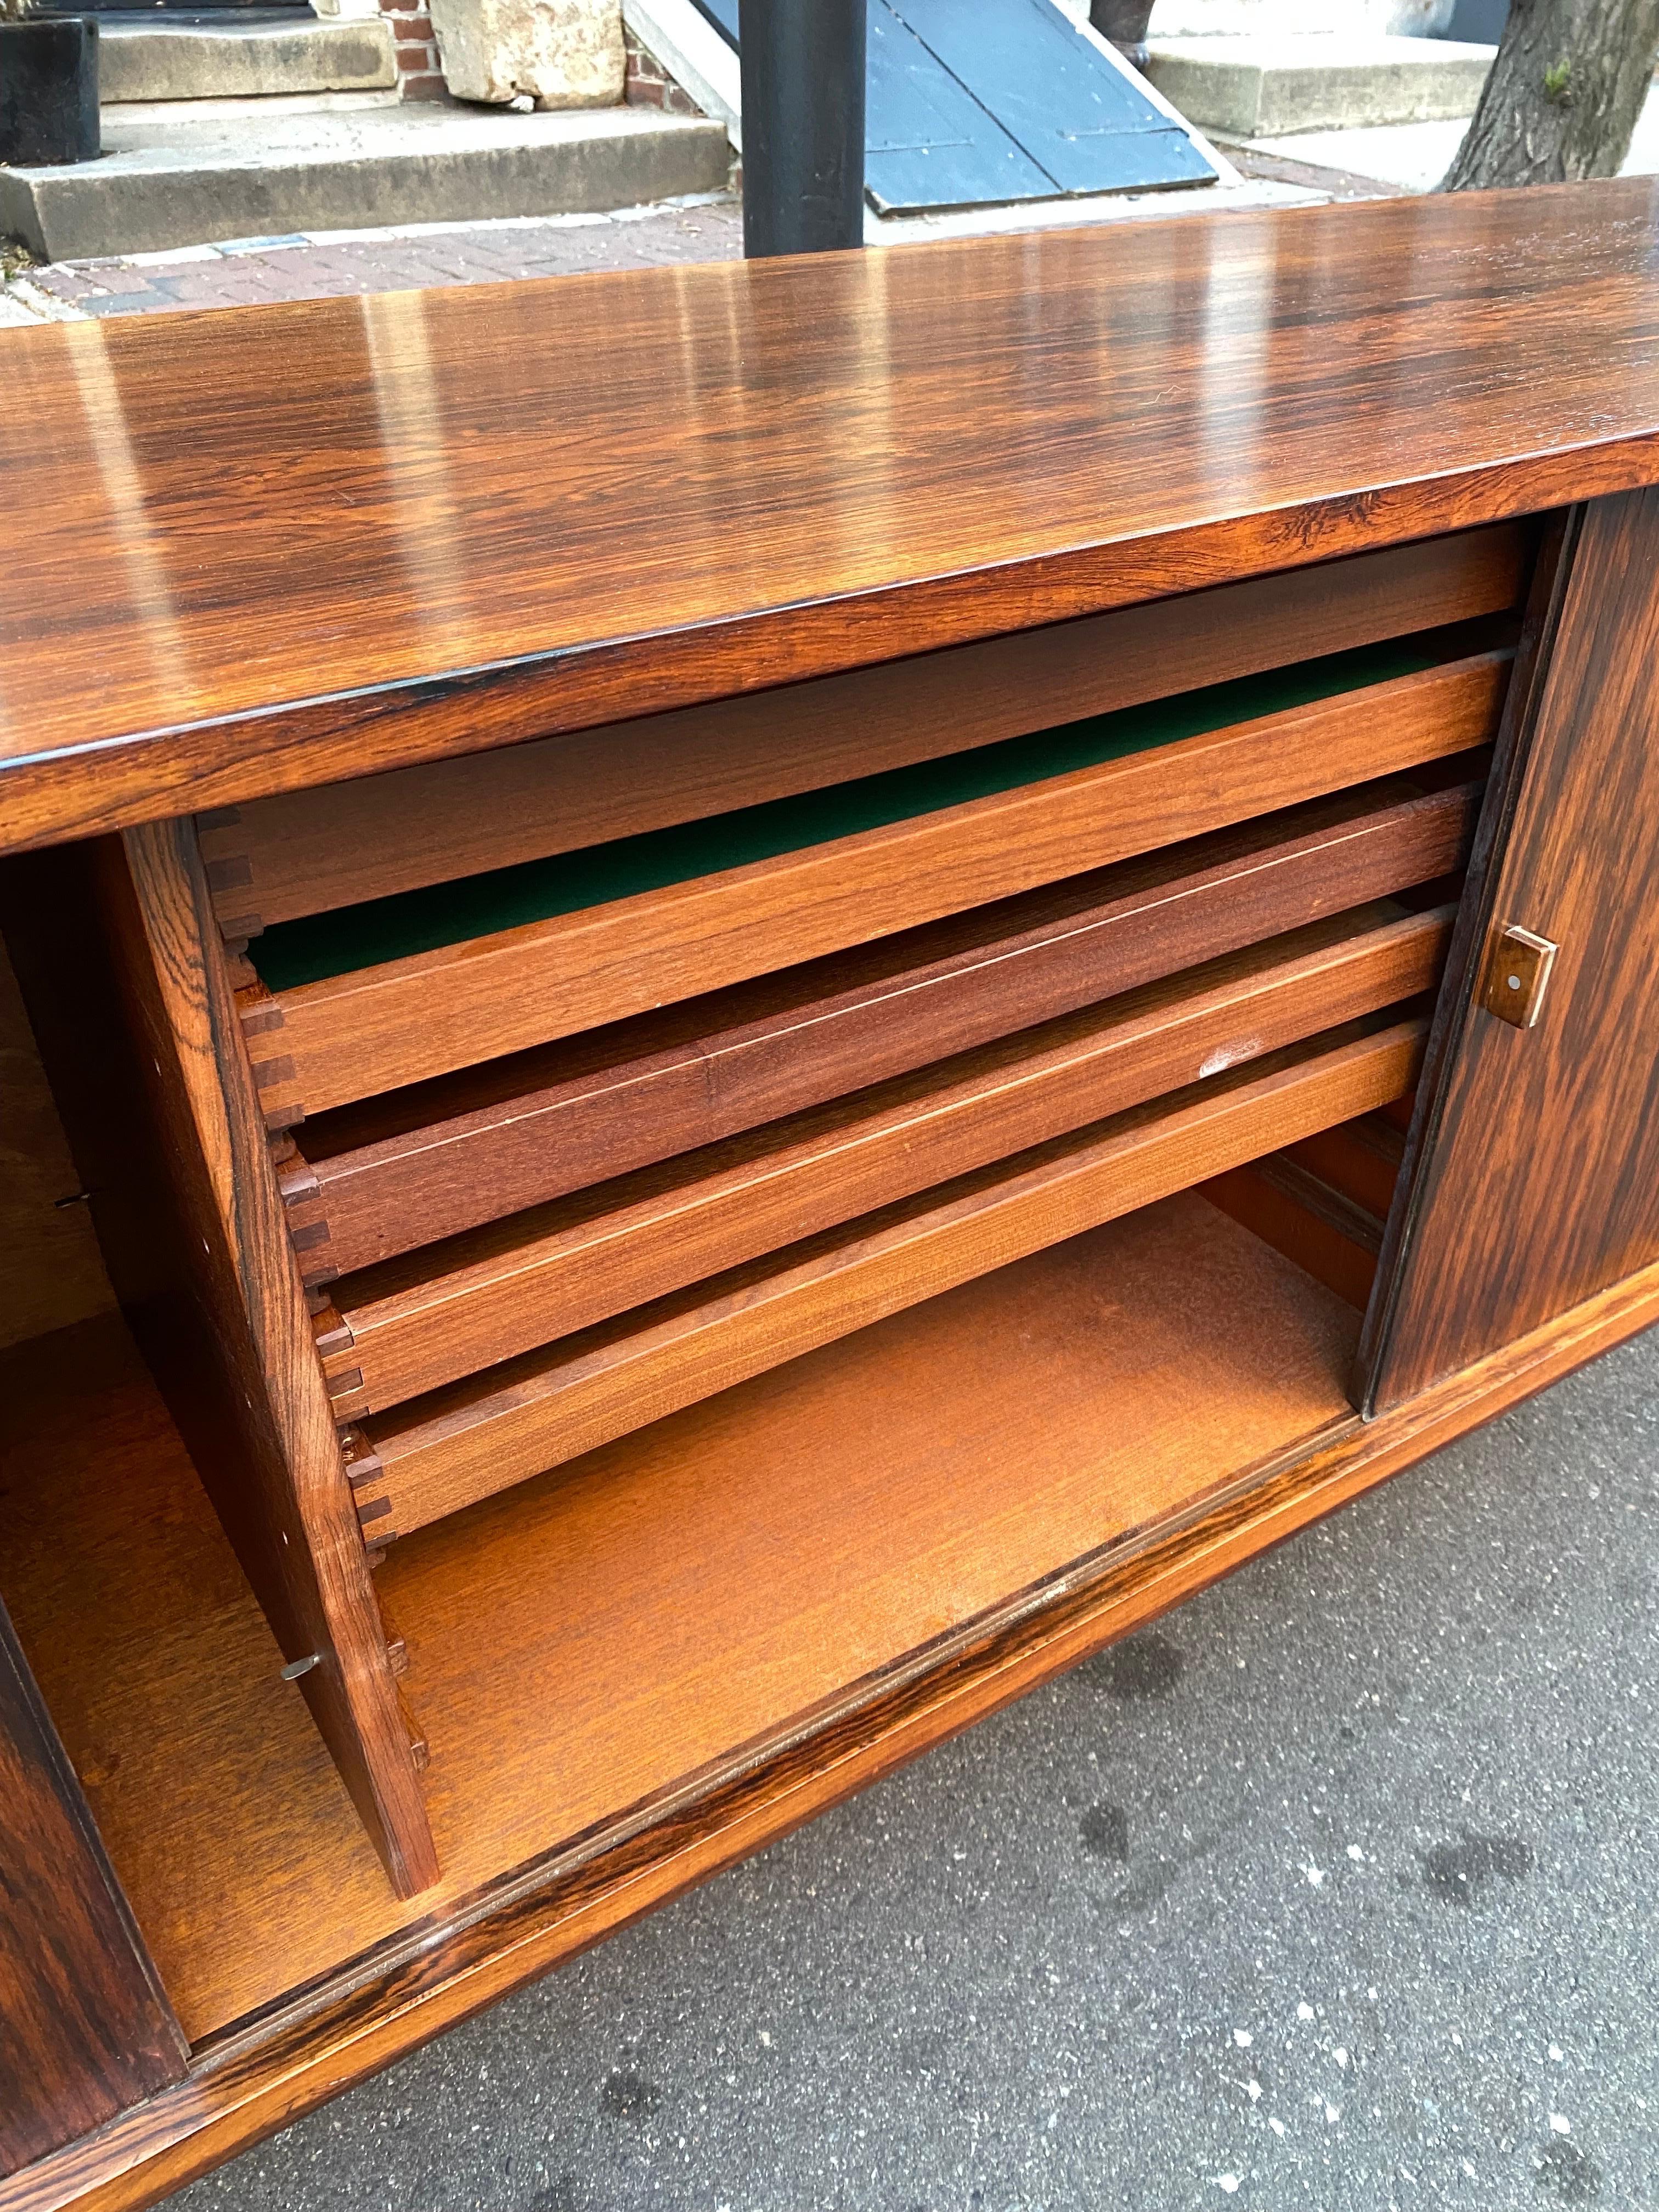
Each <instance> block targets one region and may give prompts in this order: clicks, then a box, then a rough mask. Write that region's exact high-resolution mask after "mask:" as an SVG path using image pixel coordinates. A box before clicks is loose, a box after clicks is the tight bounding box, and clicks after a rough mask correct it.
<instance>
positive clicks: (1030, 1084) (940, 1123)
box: [317, 902, 1453, 1419]
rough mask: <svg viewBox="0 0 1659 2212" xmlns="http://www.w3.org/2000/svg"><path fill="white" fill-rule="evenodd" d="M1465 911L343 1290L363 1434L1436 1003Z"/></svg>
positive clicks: (825, 1117)
mask: <svg viewBox="0 0 1659 2212" xmlns="http://www.w3.org/2000/svg"><path fill="white" fill-rule="evenodd" d="M1452 913H1453V909H1451V908H1437V909H1434V910H1431V912H1428V913H1425V914H1422V915H1411V914H1402V913H1401V910H1400V909H1399V908H1395V907H1393V906H1391V905H1389V904H1388V903H1387V902H1383V903H1380V904H1378V905H1376V906H1374V907H1370V908H1362V909H1360V910H1358V912H1356V913H1354V914H1352V915H1343V916H1340V917H1337V918H1335V919H1334V920H1332V921H1326V922H1322V923H1315V924H1312V925H1310V927H1307V928H1306V929H1304V930H1299V931H1296V932H1293V933H1291V935H1289V936H1287V937H1284V938H1279V939H1273V940H1272V941H1270V942H1269V943H1268V944H1267V945H1259V946H1252V947H1251V948H1250V949H1249V950H1248V951H1244V952H1242V953H1235V954H1231V955H1229V956H1227V957H1225V958H1224V959H1222V960H1219V961H1217V962H1212V963H1206V965H1205V966H1204V967H1202V968H1200V969H1194V970H1190V971H1187V972H1184V973H1183V974H1182V975H1179V976H1177V977H1173V978H1170V979H1167V980H1165V981H1162V982H1159V983H1156V984H1152V985H1148V986H1146V987H1143V988H1142V989H1141V990H1140V991H1139V992H1133V993H1131V994H1127V996H1126V997H1123V998H1119V999H1114V1000H1109V1001H1108V1002H1107V1003H1106V1004H1105V1005H1103V1006H1098V1007H1094V1008H1091V1009H1089V1010H1087V1011H1086V1012H1083V1013H1081V1014H1075V1015H1071V1016H1068V1017H1064V1018H1061V1019H1060V1020H1059V1021H1057V1022H1054V1023H1049V1024H1043V1025H1042V1026H1041V1027H1039V1028H1036V1029H1033V1030H1025V1031H1023V1032H1021V1033H1020V1034H1019V1035H1018V1036H1015V1037H1013V1038H1012V1039H1008V1040H1005V1041H1003V1042H1000V1043H998V1044H995V1045H990V1046H984V1047H981V1048H979V1049H978V1050H976V1051H975V1052H973V1053H971V1054H965V1055H963V1056H960V1057H958V1058H956V1059H952V1060H947V1061H945V1062H944V1063H942V1064H940V1065H939V1066H935V1067H932V1068H929V1069H927V1070H926V1071H925V1072H924V1073H921V1074H920V1075H915V1076H908V1077H902V1078H898V1079H895V1080H894V1081H892V1082H890V1083H887V1084H884V1085H878V1086H876V1087H875V1088H873V1089H871V1090H867V1091H862V1092H860V1093H857V1094H855V1095H854V1097H850V1098H848V1099H843V1100H840V1101H837V1102H836V1103H834V1104H833V1105H830V1106H828V1107H822V1108H818V1109H814V1110H811V1111H809V1112H808V1113H805V1114H803V1115H795V1116H792V1117H791V1118H790V1119H788V1120H787V1121H781V1122H776V1123H772V1124H769V1125H768V1126H767V1127H764V1128H763V1129H760V1130H757V1131H755V1132H752V1133H750V1134H749V1135H746V1136H744V1137H741V1138H737V1139H729V1140H728V1141H727V1142H726V1143H725V1144H724V1145H719V1146H711V1147H708V1148H706V1149H704V1150H703V1151H701V1152H696V1153H692V1154H690V1155H688V1156H684V1157H683V1158H678V1159H676V1160H674V1161H671V1162H670V1163H668V1164H665V1166H662V1167H659V1168H655V1169H651V1170H645V1171H643V1172H642V1173H641V1174H639V1175H636V1176H627V1177H623V1178H622V1179H621V1180H619V1181H617V1182H611V1183H609V1184H605V1185H601V1186H599V1188H596V1189H593V1190H590V1191H584V1192H582V1193H580V1194H577V1195H576V1196H575V1197H574V1198H572V1199H568V1200H562V1201H556V1202H555V1203H554V1204H553V1205H551V1206H546V1207H543V1208H538V1209H536V1210H535V1211H534V1212H532V1213H531V1214H529V1215H527V1216H519V1217H517V1218H513V1219H512V1220H509V1221H506V1222H503V1223H501V1224H500V1225H497V1226H495V1228H493V1229H491V1230H489V1231H482V1232H478V1233H476V1234H475V1235H473V1236H471V1237H463V1238H459V1239H456V1240H453V1242H451V1243H446V1244H444V1245H441V1246H439V1247H437V1248H435V1249H428V1250H425V1251H422V1252H421V1253H419V1254H416V1255H413V1256H412V1257H411V1258H410V1259H407V1260H404V1261H392V1262H389V1263H386V1264H385V1265H383V1266H382V1267H378V1268H375V1269H372V1270H370V1271H368V1273H366V1274H363V1275H360V1276H357V1277H354V1278H352V1279H349V1280H348V1281H346V1282H344V1283H343V1284H341V1285H339V1286H338V1289H337V1292H336V1296H335V1302H334V1304H333V1306H331V1308H330V1309H328V1310H326V1311H325V1313H324V1314H322V1315H321V1316H319V1319H318V1322H317V1328H318V1334H319V1349H321V1351H322V1352H323V1354H324V1360H323V1364H324V1370H325V1374H326V1375H327V1376H328V1382H329V1389H330V1393H331V1397H332V1399H333V1401H334V1407H335V1410H336V1412H337V1413H338V1414H339V1415H340V1416H341V1417H342V1418H351V1419H356V1418H358V1417H359V1416H361V1415H362V1414H366V1413H374V1412H379V1411H381V1410H384V1409H385V1408H386V1407H388V1406H392V1405H395V1404H397V1403H398V1402H399V1401H401V1400H404V1399H406V1398H410V1397H413V1396H415V1395H416V1394H418V1393H420V1392H422V1391H426V1390H432V1389H437V1388H438V1387H440V1386H441V1385H442V1384H444V1383H450V1382H453V1381H455V1380H457V1379H458V1378H459V1377H460V1376H465V1375H466V1374H469V1373H471V1371H472V1370H475V1369H477V1368H480V1367H485V1366H492V1365H494V1364H496V1363H497V1362H499V1361H501V1360H503V1359H507V1358H512V1357H513V1356H514V1355H516V1354H517V1353H520V1352H526V1351H528V1350H530V1349H532V1347H533V1346H537V1345H539V1344H544V1343H546V1342H548V1341H549V1340H550V1339H553V1338H556V1337H561V1336H566V1335H568V1334H571V1333H572V1332H574V1331H575V1330H578V1329H581V1328H586V1327H588V1326H590V1325H591V1324H592V1323H594V1322H600V1321H605V1320H607V1319H609V1318H610V1317H611V1316H613V1315H615V1314H618V1313H622V1312H624V1311H626V1310H628V1309H629V1308H630V1307H634V1306H638V1305H643V1304H647V1302H648V1301H650V1300H652V1299H654V1298H657V1297H663V1296H665V1295H666V1294H668V1293H669V1292H671V1291H678V1290H680V1289H682V1288H684V1286H685V1285H688V1284H690V1283H695V1282H697V1281H699V1280H701V1279H703V1278H704V1277H708V1276H712V1275H715V1274H718V1273H720V1272H721V1271H722V1270H723V1269H726V1268H728V1267H736V1266H738V1265H740V1264H741V1263H743V1262H744V1261H749V1260H752V1259H756V1258H758V1257H759V1256H761V1255H763V1254H765V1253H768V1252H773V1251H776V1250H778V1249H780V1248H781V1247H783V1246H785V1245H789V1244H793V1243H797V1242H798V1241H799V1239H800V1238H802V1237H810V1236H812V1235H814V1234H816V1233H817V1232H818V1231H822V1230H823V1229H826V1228H829V1227H831V1226H833V1225H835V1224H836V1223H839V1222H843V1221H848V1220H851V1219H852V1218H854V1216H856V1215H859V1214H863V1213H867V1212H872V1211H873V1210H874V1209H876V1208H877V1207H879V1206H887V1205H890V1204H892V1203H894V1202H895V1201H896V1200H900V1199H902V1198H908V1197H909V1196H911V1195H912V1194H915V1192H917V1191H920V1190H925V1189H927V1188H929V1187H931V1186H933V1185H935V1184H942V1183H945V1182H948V1181H949V1180H950V1179H951V1177H953V1176H959V1175H963V1174H966V1173H967V1172H969V1170H973V1169H976V1168H980V1167H982V1166H985V1165H987V1164H988V1163H990V1162H992V1161H994V1160H997V1159H1002V1158H1007V1157H1008V1156H1009V1155H1011V1154H1012V1153H1015V1152H1023V1151H1024V1150H1025V1149H1026V1148H1027V1147H1029V1146H1032V1145H1035V1144H1039V1143H1042V1142H1043V1141H1045V1140H1046V1139H1049V1138H1051V1137H1054V1136H1058V1135H1060V1134H1062V1133H1065V1132H1066V1131H1068V1130H1072V1129H1075V1128H1079V1127H1082V1126H1084V1125H1085V1124H1086V1123H1090V1122H1094V1121H1100V1120H1101V1119H1102V1118H1103V1116H1105V1115H1109V1114H1115V1113H1118V1112H1120V1111H1122V1110H1123V1109H1127V1108H1128V1107H1130V1106H1132V1105H1137V1104H1139V1103H1141V1102H1142V1101H1144V1100H1146V1099H1148V1098H1152V1097H1158V1096H1159V1095H1160V1094H1162V1093H1164V1092H1168V1091H1176V1090H1178V1089H1180V1088H1182V1086H1183V1085H1187V1084H1188V1083H1191V1082H1194V1081H1196V1080H1198V1079H1200V1078H1202V1077H1204V1076H1206V1075H1209V1074H1212V1073H1216V1072H1217V1071H1218V1070H1219V1069H1222V1068H1225V1067H1228V1066H1233V1065H1235V1064H1237V1062H1238V1061H1239V1060H1243V1059H1259V1058H1260V1057H1261V1056H1262V1055H1263V1054H1267V1053H1271V1052H1273V1051H1276V1050H1278V1049H1279V1048H1280V1047H1282V1046H1284V1045H1286V1044H1289V1043H1291V1042H1295V1041H1297V1040H1298V1039H1300V1038H1303V1037H1306V1036H1312V1035H1315V1034H1316V1033H1317V1032H1318V1031H1320V1030H1326V1029H1329V1028H1332V1027H1334V1026H1335V1025H1336V1024H1339V1023H1341V1022H1344V1021H1346V1020H1349V1019H1352V1018H1355V1017H1357V1016H1359V1015H1362V1014H1367V1013H1371V1012H1376V1011H1377V1010H1378V1009H1380V1008H1383V1007H1385V1006H1391V1005H1395V1004H1396V1003H1397V1002H1399V1001H1400V1000H1404V999H1408V998H1413V997H1415V996H1417V995H1418V994H1419V993H1422V992H1424V991H1427V990H1430V989H1431V988H1432V987H1433V986H1434V984H1435V983H1436V982H1437V980H1438V977H1439V973H1440V968H1441V963H1442V962H1443V958H1444V954H1445V946H1446V941H1447V938H1448V935H1449V931H1450V927H1451V921H1452Z"/></svg>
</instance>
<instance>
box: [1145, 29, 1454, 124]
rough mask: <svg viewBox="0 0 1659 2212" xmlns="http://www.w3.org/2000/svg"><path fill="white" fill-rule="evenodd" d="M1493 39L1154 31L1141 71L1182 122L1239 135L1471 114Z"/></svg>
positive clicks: (1425, 120) (1439, 119) (1427, 120)
mask: <svg viewBox="0 0 1659 2212" xmlns="http://www.w3.org/2000/svg"><path fill="white" fill-rule="evenodd" d="M1495 52H1497V49H1496V47H1494V46H1466V45H1463V44H1461V43H1459V42H1456V41H1455V40H1450V39H1398V38H1369V37H1359V36H1352V35H1350V34H1348V33H1342V32H1334V33H1325V34H1322V35H1320V36H1312V37H1298V38H1239V39H1229V38H1194V39H1158V40H1153V41H1152V44H1151V46H1150V48H1149V51H1148V55H1147V61H1146V74H1147V76H1149V77H1151V79H1152V82H1153V83H1154V84H1155V85H1156V86H1157V87H1158V90H1159V91H1160V92H1161V93H1162V94H1164V97H1165V99H1166V100H1170V101H1171V102H1172V103H1173V104H1174V105H1175V106H1176V107H1178V108H1179V109H1180V110H1181V112H1182V114H1183V115H1184V116H1185V117H1186V118H1187V119H1188V122H1190V123H1196V124H1198V125H1200V128H1202V129H1204V130H1207V131H1225V132H1227V133H1229V134H1230V135H1231V136H1232V137H1238V138H1273V137H1284V136H1285V135H1286V134H1287V133H1289V132H1291V131H1346V130H1354V129H1357V128H1359V127H1361V126H1362V125H1372V124H1383V123H1435V122H1443V121H1448V120H1449V119H1451V118H1454V117H1456V116H1461V115H1473V114H1474V108H1475V103H1476V101H1477V100H1479V99H1480V88H1481V86H1482V85H1483V84H1484V83H1485V82H1486V72H1487V70H1489V69H1490V68H1491V67H1492V56H1493V54H1494V53H1495Z"/></svg>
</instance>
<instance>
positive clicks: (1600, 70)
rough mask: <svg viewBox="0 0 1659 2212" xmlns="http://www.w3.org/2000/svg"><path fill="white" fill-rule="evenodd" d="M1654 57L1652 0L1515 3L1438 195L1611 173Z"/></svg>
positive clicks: (1657, 45)
mask: <svg viewBox="0 0 1659 2212" xmlns="http://www.w3.org/2000/svg"><path fill="white" fill-rule="evenodd" d="M1656 58H1659V0H1513V4H1512V5H1511V7H1510V19H1509V21H1508V23H1507V24H1506V25H1505V26H1504V37H1503V40H1502V43H1501V44H1500V45H1499V46H1498V58H1497V60H1496V61H1495V62H1493V64H1492V74H1491V76H1489V77H1488V78H1487V79H1486V88H1485V90H1484V91H1483V92H1482V93H1481V95H1480V106H1479V107H1477V108H1476V110H1475V112H1474V120H1473V122H1471V124H1470V125H1469V127H1468V132H1467V134H1466V135H1465V137H1464V139H1463V143H1462V145H1461V146H1460V147H1459V148H1458V149H1457V155H1456V158H1455V161H1453V163H1452V165H1451V167H1450V168H1449V170H1448V171H1447V173H1446V175H1445V178H1444V179H1443V182H1442V184H1441V185H1440V190H1441V191H1447V192H1455V191H1468V190H1469V189H1470V188H1471V187H1472V186H1477V185H1554V184H1567V183H1575V182H1577V180H1578V179H1581V178H1584V177H1613V176H1617V175H1618V173H1619V171H1620V168H1621V167H1622V166H1623V164H1624V160H1625V156H1626V154H1628V153H1629V151H1630V142H1631V136H1632V132H1633V131H1634V130H1635V128H1636V121H1637V118H1638V116H1639V115H1640V114H1641V112H1642V103H1643V101H1644V99H1645V98H1646V97H1647V92H1648V87H1649V85H1650V83H1651V82H1652V79H1653V66H1654V62H1655V59H1656Z"/></svg>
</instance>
